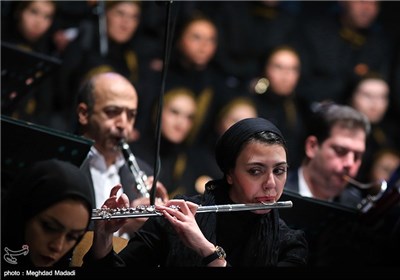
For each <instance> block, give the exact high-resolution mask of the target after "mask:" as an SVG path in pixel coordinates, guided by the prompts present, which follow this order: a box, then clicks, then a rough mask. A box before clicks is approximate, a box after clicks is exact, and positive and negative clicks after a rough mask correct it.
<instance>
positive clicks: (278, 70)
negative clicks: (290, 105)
mask: <svg viewBox="0 0 400 280" xmlns="http://www.w3.org/2000/svg"><path fill="white" fill-rule="evenodd" d="M265 75H266V77H267V79H268V80H269V82H270V87H271V88H272V89H273V91H274V92H275V93H276V94H278V95H284V96H287V95H290V94H292V93H293V91H294V89H295V87H296V85H297V81H298V79H299V75H300V61H299V58H298V57H297V55H296V54H294V53H293V52H291V51H288V50H281V51H278V52H276V53H275V54H274V55H273V56H272V57H271V58H270V59H269V62H268V63H267V65H266V67H265Z"/></svg>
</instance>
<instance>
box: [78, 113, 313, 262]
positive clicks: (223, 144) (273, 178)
mask: <svg viewBox="0 0 400 280" xmlns="http://www.w3.org/2000/svg"><path fill="white" fill-rule="evenodd" d="M286 151H287V147H286V141H285V139H284V138H283V136H282V134H281V132H280V131H279V129H278V128H277V127H276V126H275V125H273V124H272V123H271V122H269V121H267V120H265V119H262V118H247V119H244V120H241V121H239V122H237V123H235V124H234V125H233V126H231V127H230V128H229V129H228V130H227V131H226V132H225V133H224V134H223V135H222V137H221V138H220V139H219V140H218V143H217V145H216V160H217V163H218V166H219V167H220V169H221V171H222V172H223V174H224V175H223V177H222V178H221V179H219V180H214V181H209V182H208V183H207V184H206V191H205V193H204V194H203V195H198V196H193V197H183V196H182V197H181V198H182V199H173V200H170V201H168V202H167V203H166V204H165V205H164V206H162V205H161V206H156V208H157V210H158V211H160V212H162V213H163V216H162V217H153V218H149V219H148V220H147V222H146V223H145V224H144V225H143V227H142V228H141V229H140V230H139V231H137V232H136V233H135V235H134V236H133V237H132V238H131V239H130V242H129V244H128V245H127V247H125V248H124V249H123V250H122V251H121V252H120V253H119V254H118V255H117V254H115V253H114V251H113V250H112V243H111V238H110V237H111V236H112V233H113V232H114V231H116V230H118V228H119V226H120V223H121V219H112V220H110V221H105V220H100V221H97V222H96V223H95V228H96V230H95V233H94V234H95V236H94V243H93V245H92V247H91V249H90V250H89V252H88V253H87V254H86V255H85V257H84V266H91V265H96V264H97V265H98V264H101V265H102V266H103V265H104V266H106V265H110V266H134V267H143V266H150V267H158V266H162V267H163V266H166V267H175V266H186V267H188V266H219V267H224V266H237V267H249V266H257V267H260V266H302V265H305V264H306V260H307V254H308V245H307V242H306V240H305V238H304V233H303V232H302V231H297V230H292V229H290V228H289V227H288V226H287V225H286V224H285V222H284V221H283V220H281V219H280V218H279V213H278V209H276V208H275V209H261V210H254V211H235V212H225V213H222V212H219V213H216V212H213V213H210V212H208V213H201V214H200V213H199V214H196V210H197V206H198V205H200V204H201V205H220V204H235V203H240V204H243V203H244V204H249V203H259V204H260V205H262V204H261V203H262V202H264V203H273V202H276V201H278V200H279V198H280V196H281V194H282V192H283V188H284V185H285V182H286V176H287V169H288V165H287V152H286ZM171 205H176V206H179V208H174V207H169V206H171ZM105 206H107V207H109V208H115V207H124V206H128V205H127V203H123V202H122V200H119V198H118V197H117V196H113V197H112V198H110V199H109V200H108V201H107V203H106V204H105ZM288 211H290V210H288ZM222 248H223V249H222Z"/></svg>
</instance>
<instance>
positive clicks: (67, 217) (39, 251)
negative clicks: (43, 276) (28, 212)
mask: <svg viewBox="0 0 400 280" xmlns="http://www.w3.org/2000/svg"><path fill="white" fill-rule="evenodd" d="M89 218H90V217H89V212H88V210H87V208H86V207H85V206H84V205H83V203H82V202H80V201H76V200H65V201H62V202H60V203H57V204H55V205H53V206H52V207H50V208H48V209H46V210H44V211H43V212H41V213H39V214H38V215H36V216H35V217H33V218H32V219H31V220H30V221H29V222H28V223H27V226H26V229H25V240H26V243H27V245H28V246H29V252H30V257H31V260H32V262H33V264H34V265H35V266H38V267H46V266H52V265H54V264H55V263H56V262H57V261H59V260H60V259H61V258H62V257H63V256H64V255H65V254H66V253H67V252H68V251H69V250H71V249H72V248H73V247H74V246H75V245H76V244H77V241H78V240H79V239H80V238H81V237H82V236H83V234H84V233H85V232H86V226H87V224H88V221H89Z"/></svg>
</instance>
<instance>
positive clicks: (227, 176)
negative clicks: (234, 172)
mask: <svg viewBox="0 0 400 280" xmlns="http://www.w3.org/2000/svg"><path fill="white" fill-rule="evenodd" d="M226 181H227V182H228V184H229V185H232V184H233V180H232V176H231V171H228V172H227V173H226Z"/></svg>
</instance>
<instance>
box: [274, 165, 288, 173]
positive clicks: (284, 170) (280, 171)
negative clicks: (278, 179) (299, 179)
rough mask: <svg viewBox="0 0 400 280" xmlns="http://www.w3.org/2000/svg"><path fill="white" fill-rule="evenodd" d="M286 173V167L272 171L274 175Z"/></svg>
mask: <svg viewBox="0 0 400 280" xmlns="http://www.w3.org/2000/svg"><path fill="white" fill-rule="evenodd" d="M286 172H287V167H279V168H276V169H274V174H276V175H282V174H285V173H286Z"/></svg>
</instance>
